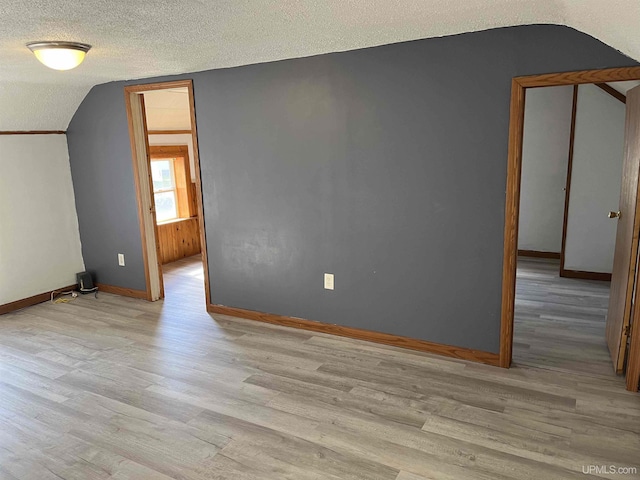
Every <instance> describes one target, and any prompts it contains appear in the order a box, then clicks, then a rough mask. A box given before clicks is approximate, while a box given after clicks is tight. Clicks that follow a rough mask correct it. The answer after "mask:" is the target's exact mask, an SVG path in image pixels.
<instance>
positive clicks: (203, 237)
mask: <svg viewBox="0 0 640 480" xmlns="http://www.w3.org/2000/svg"><path fill="white" fill-rule="evenodd" d="M187 89H188V91H189V108H190V109H191V141H192V146H193V164H194V168H195V170H196V171H195V174H196V182H195V183H196V203H197V207H198V223H199V227H200V246H201V249H202V265H203V267H204V294H205V300H206V305H209V304H210V303H211V291H210V290H209V257H208V255H207V231H206V230H205V224H204V204H203V197H202V177H201V176H200V151H199V150H198V128H197V125H196V103H195V97H194V94H193V82H192V81H191V80H189V85H188V86H187Z"/></svg>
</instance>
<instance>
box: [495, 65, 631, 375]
mask: <svg viewBox="0 0 640 480" xmlns="http://www.w3.org/2000/svg"><path fill="white" fill-rule="evenodd" d="M639 79H640V67H621V68H610V69H605V70H583V71H577V72H563V73H550V74H544V75H531V76H526V77H515V78H513V79H512V81H511V107H510V120H509V140H508V142H509V146H508V151H507V177H506V199H505V200H506V201H505V221H504V254H503V274H502V316H501V328H500V366H501V367H505V368H508V367H509V366H510V365H511V359H512V352H513V321H514V306H515V287H516V266H517V263H516V262H517V254H518V245H517V241H518V219H519V213H520V212H519V210H520V179H521V171H522V139H523V133H524V108H525V90H526V89H527V88H534V87H551V86H562V85H580V84H585V83H605V82H618V81H625V80H639ZM633 320H634V324H635V325H638V322H640V309H636V314H634V319H633ZM631 344H632V345H631V352H630V356H629V372H631V371H632V370H633V369H635V368H636V366H637V368H638V369H639V370H640V335H635V336H632V337H631ZM633 371H635V370H633ZM629 372H628V373H629ZM636 388H637V387H636Z"/></svg>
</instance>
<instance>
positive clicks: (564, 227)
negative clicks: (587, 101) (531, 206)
mask: <svg viewBox="0 0 640 480" xmlns="http://www.w3.org/2000/svg"><path fill="white" fill-rule="evenodd" d="M577 112H578V85H574V86H573V104H572V107H571V131H570V132H569V159H568V161H567V178H566V180H565V187H564V216H563V217H562V243H561V247H560V275H561V276H562V271H563V270H564V258H565V253H566V247H567V224H568V223H569V199H570V197H571V175H572V173H573V150H574V146H575V138H576V116H577Z"/></svg>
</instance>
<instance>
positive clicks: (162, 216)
mask: <svg viewBox="0 0 640 480" xmlns="http://www.w3.org/2000/svg"><path fill="white" fill-rule="evenodd" d="M149 157H150V158H151V180H152V183H153V196H154V200H155V204H156V222H157V223H163V222H173V221H176V220H179V219H181V218H190V217H195V216H196V215H197V213H196V212H197V204H196V197H195V192H196V185H195V183H193V182H191V168H190V166H189V148H188V147H187V145H153V146H150V147H149Z"/></svg>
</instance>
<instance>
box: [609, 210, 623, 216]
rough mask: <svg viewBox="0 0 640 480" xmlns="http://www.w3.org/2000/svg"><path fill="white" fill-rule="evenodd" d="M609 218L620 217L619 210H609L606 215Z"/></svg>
mask: <svg viewBox="0 0 640 480" xmlns="http://www.w3.org/2000/svg"><path fill="white" fill-rule="evenodd" d="M607 216H608V217H609V218H620V210H618V211H617V212H609V215H607Z"/></svg>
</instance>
